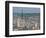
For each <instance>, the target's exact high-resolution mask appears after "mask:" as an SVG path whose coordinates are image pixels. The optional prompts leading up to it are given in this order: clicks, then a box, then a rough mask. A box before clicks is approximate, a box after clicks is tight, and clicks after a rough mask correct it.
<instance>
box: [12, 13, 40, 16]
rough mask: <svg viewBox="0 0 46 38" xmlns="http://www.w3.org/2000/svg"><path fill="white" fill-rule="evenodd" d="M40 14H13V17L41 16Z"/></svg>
mask: <svg viewBox="0 0 46 38" xmlns="http://www.w3.org/2000/svg"><path fill="white" fill-rule="evenodd" d="M39 15H40V13H13V16H39Z"/></svg>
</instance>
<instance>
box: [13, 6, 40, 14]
mask: <svg viewBox="0 0 46 38" xmlns="http://www.w3.org/2000/svg"><path fill="white" fill-rule="evenodd" d="M22 10H23V11H22ZM22 12H23V13H40V8H31V7H30V8H27V7H13V13H22Z"/></svg>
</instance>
